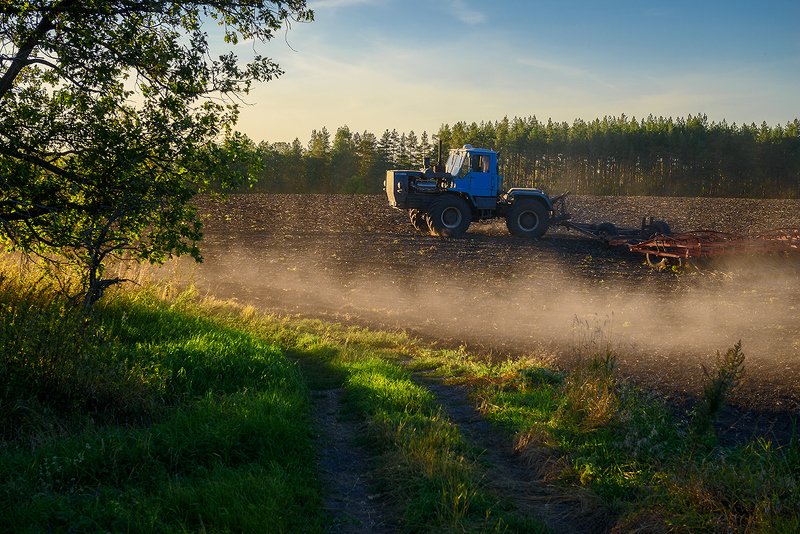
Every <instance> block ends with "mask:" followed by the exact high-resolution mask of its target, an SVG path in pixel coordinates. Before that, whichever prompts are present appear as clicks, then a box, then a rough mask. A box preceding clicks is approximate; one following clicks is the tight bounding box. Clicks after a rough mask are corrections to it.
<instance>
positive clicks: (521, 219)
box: [506, 198, 550, 239]
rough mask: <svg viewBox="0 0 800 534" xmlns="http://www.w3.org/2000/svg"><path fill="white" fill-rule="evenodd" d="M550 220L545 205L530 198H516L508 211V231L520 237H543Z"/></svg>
mask: <svg viewBox="0 0 800 534" xmlns="http://www.w3.org/2000/svg"><path fill="white" fill-rule="evenodd" d="M549 220H550V218H549V217H548V214H547V209H546V208H545V207H544V205H543V204H542V203H541V202H539V201H538V200H532V199H528V198H520V199H517V200H515V201H514V203H513V204H511V207H510V208H509V209H508V213H506V226H507V227H508V231H509V232H511V233H512V234H514V235H516V236H520V237H528V238H533V239H535V238H539V237H542V236H543V235H544V233H545V232H546V231H547V227H548V226H549V224H550V223H549Z"/></svg>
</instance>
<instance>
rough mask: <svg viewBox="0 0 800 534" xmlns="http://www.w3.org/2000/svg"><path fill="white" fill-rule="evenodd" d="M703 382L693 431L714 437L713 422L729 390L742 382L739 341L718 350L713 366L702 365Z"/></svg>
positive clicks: (697, 435)
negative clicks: (723, 350)
mask: <svg viewBox="0 0 800 534" xmlns="http://www.w3.org/2000/svg"><path fill="white" fill-rule="evenodd" d="M703 375H705V384H704V385H703V397H702V398H701V399H700V402H699V403H698V404H697V406H696V407H695V408H694V410H693V411H692V432H693V434H694V436H695V438H696V439H699V440H701V441H709V440H711V441H713V436H714V434H715V432H714V423H715V422H716V419H717V416H718V414H719V411H720V410H721V409H722V407H723V405H724V403H725V400H726V398H727V397H728V395H729V393H730V392H731V390H733V389H734V388H735V387H736V386H738V385H739V383H740V382H741V379H742V376H743V375H744V353H743V352H742V341H741V340H739V341H737V342H736V344H734V345H733V347H731V348H729V349H728V350H727V351H725V354H721V353H720V352H719V351H717V361H716V365H715V367H714V368H713V369H711V370H709V369H707V368H706V366H705V365H704V366H703Z"/></svg>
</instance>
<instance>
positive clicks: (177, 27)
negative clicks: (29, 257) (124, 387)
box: [0, 0, 313, 307]
mask: <svg viewBox="0 0 800 534" xmlns="http://www.w3.org/2000/svg"><path fill="white" fill-rule="evenodd" d="M312 19H313V13H312V12H311V11H310V10H308V9H307V8H306V3H305V0H239V1H222V0H219V1H216V0H206V1H180V2H178V1H166V0H32V1H28V2H8V1H5V0H3V1H2V2H0V239H2V240H3V241H5V242H6V244H7V246H8V247H9V248H12V249H16V250H20V251H22V252H24V253H28V254H37V255H39V256H40V257H44V258H49V259H52V260H56V261H59V262H66V263H67V264H68V265H71V266H77V267H78V268H79V270H80V272H81V275H82V282H83V288H82V289H83V290H82V294H83V299H84V303H85V305H86V306H87V307H88V306H91V305H92V303H94V302H95V301H96V300H97V299H98V298H99V297H100V296H101V295H102V293H103V290H104V289H105V288H106V287H108V286H109V285H111V284H113V283H116V282H118V281H119V280H118V279H104V278H103V270H104V267H105V265H106V261H107V260H108V259H109V258H111V257H122V256H125V257H132V258H135V259H138V260H144V261H150V262H161V261H163V260H164V259H166V258H167V257H169V256H171V255H182V254H189V255H191V256H192V257H194V258H195V259H197V260H198V261H199V260H200V259H201V256H200V252H199V249H198V242H199V240H200V238H201V235H202V234H201V226H200V222H199V220H198V216H197V212H196V210H195V209H194V207H192V205H191V203H190V201H191V199H192V198H193V197H194V195H196V194H197V193H198V192H211V191H221V190H225V189H227V188H229V187H231V186H233V185H235V184H236V183H237V182H239V181H241V180H242V179H243V178H244V177H246V176H247V175H248V174H252V171H253V168H254V167H253V165H254V164H255V163H256V162H255V161H254V160H253V159H252V158H251V157H250V156H248V155H245V156H242V154H254V153H255V151H254V150H251V149H252V148H253V147H252V146H249V145H247V143H246V140H245V139H243V138H242V137H241V136H237V135H235V134H233V133H232V132H231V127H232V125H233V124H235V121H236V118H237V102H238V101H239V100H238V96H239V95H241V94H245V93H247V91H248V90H249V89H250V87H251V85H252V84H253V83H254V82H260V81H268V80H271V79H273V78H274V77H276V76H279V75H280V74H282V72H281V71H280V69H279V67H278V65H276V64H275V63H274V62H272V61H271V60H270V59H269V58H266V57H262V56H260V55H256V56H255V57H254V58H253V59H252V60H250V61H249V62H244V63H241V62H240V61H239V60H238V58H237V57H236V56H235V55H234V54H233V53H232V52H228V53H225V54H224V55H221V56H219V57H218V58H217V59H212V54H211V46H210V44H209V31H208V28H209V27H210V26H212V27H216V28H219V30H218V33H219V34H220V37H221V40H222V41H224V43H226V44H228V45H233V44H236V43H237V42H238V41H239V40H253V41H258V42H265V41H268V40H270V39H271V38H272V37H273V35H274V33H275V32H276V31H279V30H281V29H282V28H283V27H284V25H285V24H290V23H291V22H292V21H310V20H312Z"/></svg>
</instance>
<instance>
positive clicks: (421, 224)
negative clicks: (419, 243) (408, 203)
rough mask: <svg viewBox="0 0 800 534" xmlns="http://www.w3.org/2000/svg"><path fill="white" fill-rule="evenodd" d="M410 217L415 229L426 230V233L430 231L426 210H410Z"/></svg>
mask: <svg viewBox="0 0 800 534" xmlns="http://www.w3.org/2000/svg"><path fill="white" fill-rule="evenodd" d="M408 218H409V219H411V226H413V227H414V230H416V231H418V232H424V233H426V234H427V233H428V232H430V228H429V227H428V218H427V217H426V215H425V212H424V211H422V210H417V209H412V210H409V212H408Z"/></svg>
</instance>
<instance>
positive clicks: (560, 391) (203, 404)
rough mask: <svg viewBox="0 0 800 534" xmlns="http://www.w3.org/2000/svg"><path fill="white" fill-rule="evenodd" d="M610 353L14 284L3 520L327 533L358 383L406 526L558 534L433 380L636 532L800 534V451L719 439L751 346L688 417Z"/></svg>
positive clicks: (1, 366)
mask: <svg viewBox="0 0 800 534" xmlns="http://www.w3.org/2000/svg"><path fill="white" fill-rule="evenodd" d="M592 349H593V350H592V351H591V353H589V354H587V355H585V357H584V359H583V360H582V363H581V364H579V365H577V366H576V367H575V368H574V369H571V370H570V371H569V372H563V371H559V370H555V369H553V368H552V367H551V366H550V365H548V363H547V362H546V361H542V360H540V359H538V358H537V357H535V356H531V357H529V358H517V359H515V360H499V359H498V358H497V357H493V358H479V357H476V356H474V355H471V354H469V353H468V352H467V351H466V350H464V349H460V350H438V349H432V348H429V347H426V346H425V345H424V344H422V343H420V342H419V341H416V340H412V339H410V338H408V337H407V336H405V335H403V334H393V333H387V332H374V331H369V330H365V329H359V328H352V327H347V326H342V325H337V324H330V323H324V322H320V321H310V320H301V319H292V318H285V317H284V318H281V317H275V316H269V315H264V314H260V313H258V312H257V311H256V310H255V309H254V308H252V307H242V306H236V305H233V304H231V303H225V302H219V301H215V300H213V299H201V298H199V297H198V296H197V295H196V294H193V293H192V292H191V291H189V292H182V293H176V292H175V291H172V290H171V289H170V288H169V287H166V286H151V287H147V288H143V289H135V290H130V289H128V290H116V291H112V292H109V294H108V295H107V297H105V298H104V300H103V301H101V302H100V304H99V305H98V306H97V308H96V310H95V311H94V312H93V314H92V315H91V316H90V317H86V316H84V315H82V314H80V313H76V312H75V311H74V310H73V309H72V308H71V307H70V305H69V303H67V302H65V301H63V300H62V299H60V298H59V297H58V296H57V294H56V292H54V291H53V288H49V287H48V286H47V281H46V279H43V278H40V279H33V280H30V279H24V277H22V276H19V275H16V276H10V275H8V274H3V275H0V351H1V352H0V517H3V522H2V525H1V526H0V530H6V531H14V532H39V531H43V530H55V531H68V530H72V531H122V530H124V531H134V532H136V531H154V530H155V531H165V532H172V531H176V532H177V531H180V532H184V531H243V532H245V531H246V532H253V531H263V530H264V528H265V525H269V529H270V530H274V531H283V532H294V531H302V532H315V531H317V532H318V531H322V530H324V528H325V525H326V524H327V522H328V521H329V518H328V517H327V516H326V514H325V512H324V511H323V510H322V495H321V488H320V487H319V482H318V480H317V473H316V471H315V463H314V447H315V442H314V440H313V432H314V430H313V428H312V424H311V410H312V403H311V400H310V391H311V390H312V389H325V388H340V387H341V388H342V389H343V391H344V398H345V410H346V413H345V414H344V415H345V416H347V417H352V418H354V419H355V420H357V421H360V422H362V423H363V425H364V428H365V429H366V430H365V432H364V434H363V436H362V443H361V445H362V446H363V447H364V448H365V449H366V450H368V451H371V455H372V461H373V463H372V466H373V470H372V472H371V476H370V479H371V483H372V484H373V486H374V488H373V489H374V490H375V491H376V492H380V493H382V494H384V495H385V497H386V499H387V500H388V501H389V502H390V503H392V509H393V510H395V511H396V513H397V518H396V519H397V521H398V522H399V523H400V525H401V528H402V529H403V530H405V531H409V532H412V531H413V532H417V531H434V530H435V531H451V532H454V531H458V532H463V531H474V532H479V531H480V532H482V531H510V532H539V531H543V530H545V529H544V526H543V525H542V524H541V523H540V522H538V521H537V520H535V519H532V518H530V517H525V516H524V515H523V514H521V513H520V512H519V511H517V510H515V509H514V507H513V505H512V504H511V503H510V502H509V499H508V498H507V496H503V495H497V494H495V493H493V492H492V491H490V490H489V485H488V484H487V480H486V476H487V471H486V468H485V466H484V465H482V463H481V460H480V451H477V450H475V449H474V448H473V447H472V446H471V444H470V443H468V441H467V440H466V439H465V438H464V436H463V434H462V433H461V431H460V429H459V428H458V426H457V425H455V424H454V423H453V422H452V421H451V420H450V419H449V418H448V417H447V415H446V413H445V412H444V410H443V409H442V407H441V406H440V405H439V404H438V403H437V402H436V399H435V397H434V396H433V395H432V393H431V392H430V391H429V390H427V389H426V388H425V387H423V386H422V385H420V384H419V382H418V381H416V380H415V378H414V373H415V372H417V371H420V370H426V371H434V372H435V373H438V374H439V375H440V376H441V377H442V378H443V379H444V380H445V381H450V382H454V383H460V384H462V385H467V386H469V389H470V391H471V392H472V395H473V397H474V401H475V404H476V406H478V407H479V409H480V410H481V412H482V413H483V414H484V416H485V417H486V418H487V419H488V420H489V421H491V422H492V423H493V424H494V425H495V426H496V428H497V432H498V433H499V434H501V435H505V436H506V437H507V439H508V440H510V441H513V443H514V444H515V446H516V449H517V451H518V452H519V454H521V455H524V456H526V457H527V458H528V459H529V460H530V465H531V466H532V467H531V469H534V470H535V471H536V472H537V473H538V475H539V476H540V477H541V478H542V479H543V480H545V481H549V482H551V483H553V484H559V485H562V486H563V487H564V488H566V491H572V490H574V491H576V492H584V493H588V494H592V495H594V496H596V497H597V498H599V499H601V500H602V502H603V503H604V506H605V507H606V508H607V509H609V510H611V511H613V513H614V514H615V516H616V519H615V521H616V528H617V529H618V530H620V531H634V530H640V531H655V532H658V531H675V530H684V531H708V532H722V531H740V530H748V531H762V532H794V531H798V530H800V512H798V510H800V484H798V474H800V447H798V444H797V442H796V441H794V440H793V441H792V442H791V443H789V444H786V445H784V446H777V445H775V444H773V443H770V442H768V441H764V440H755V441H752V442H750V443H745V444H742V445H738V446H734V447H729V446H722V445H720V444H719V443H718V442H717V441H716V439H715V436H714V433H713V432H714V431H713V428H714V425H713V423H714V418H715V417H716V414H717V413H718V410H719V407H720V406H721V405H722V403H724V397H725V395H727V393H728V392H729V391H730V389H732V388H734V387H735V386H736V384H737V382H738V377H739V376H741V372H742V368H743V365H744V356H743V352H742V348H741V346H740V345H737V347H734V348H733V349H731V350H729V351H727V352H724V353H721V354H720V355H719V356H718V363H717V367H716V368H714V369H706V370H705V376H706V379H707V388H706V391H707V394H706V397H705V398H704V399H703V400H702V401H701V402H700V403H698V405H697V407H696V408H695V410H694V412H692V413H689V414H684V415H683V416H681V415H680V414H677V415H676V414H675V411H674V409H671V408H670V407H669V406H666V405H665V404H664V403H663V402H662V401H661V400H660V399H659V398H658V397H656V396H653V395H651V394H648V393H647V392H645V391H641V390H639V389H637V388H635V387H633V386H632V385H630V384H627V383H625V382H624V381H622V380H620V379H618V377H617V375H616V372H615V368H614V363H615V362H614V355H613V353H612V352H610V351H608V350H605V349H604V348H603V347H599V346H596V347H592ZM570 488H572V489H570Z"/></svg>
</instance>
